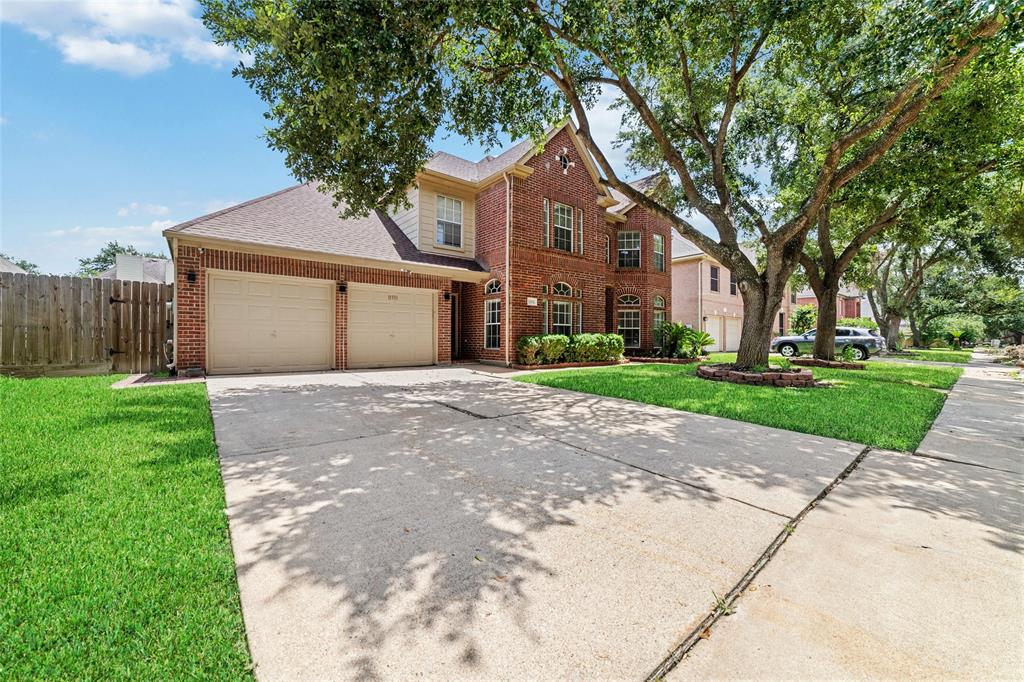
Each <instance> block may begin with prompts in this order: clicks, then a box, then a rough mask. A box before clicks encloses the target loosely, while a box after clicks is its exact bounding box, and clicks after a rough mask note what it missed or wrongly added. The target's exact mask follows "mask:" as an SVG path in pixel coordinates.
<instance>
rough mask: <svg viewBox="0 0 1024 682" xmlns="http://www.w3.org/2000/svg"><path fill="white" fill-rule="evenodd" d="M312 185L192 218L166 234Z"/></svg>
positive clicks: (304, 185)
mask: <svg viewBox="0 0 1024 682" xmlns="http://www.w3.org/2000/svg"><path fill="white" fill-rule="evenodd" d="M310 184H312V183H310V182H300V183H299V184H297V185H292V186H291V187H285V188H284V189H279V190H277V191H276V192H271V193H270V194H264V195H263V196H260V197H256V198H255V199H249V200H248V201H243V202H242V203H240V204H234V205H233V206H228V207H227V208H222V209H220V210H219V211H214V212H213V213H207V214H206V215H201V216H199V217H197V218H192V219H191V220H186V221H185V222H183V223H178V224H177V225H172V226H171V227H168V228H167V229H166V230H165V232H180V231H181V230H184V229H185V228H188V227H192V226H194V225H198V224H199V223H202V222H205V221H207V220H210V219H212V218H217V217H220V216H222V215H225V214H227V213H231V212H232V211H237V210H238V209H240V208H245V207H246V206H252V205H253V204H255V203H258V202H260V201H264V200H266V199H272V198H274V197H276V196H279V195H281V194H285V193H286V192H291V191H292V190H296V189H299V188H300V187H306V186H307V185H310Z"/></svg>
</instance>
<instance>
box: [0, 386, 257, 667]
mask: <svg viewBox="0 0 1024 682" xmlns="http://www.w3.org/2000/svg"><path fill="white" fill-rule="evenodd" d="M119 378H120V377H89V378H74V379H31V380H18V379H9V378H4V377H0V462H2V463H3V465H2V469H0V582H2V584H3V585H4V594H3V598H2V599H0V651H3V655H2V656H0V678H3V679H40V678H45V679H57V678H60V679H110V678H114V679H129V678H130V679H180V678H196V679H251V677H252V676H251V673H250V667H249V655H248V650H247V646H246V642H245V634H244V629H243V625H242V618H241V612H240V609H239V601H238V586H237V582H236V579H235V569H234V562H233V559H232V555H231V547H230V543H229V540H228V533H227V519H226V517H225V514H224V491H223V486H222V484H221V480H220V473H219V469H218V462H217V454H216V446H215V445H214V442H213V437H212V424H211V420H210V413H209V408H208V405H207V399H206V391H205V387H204V386H202V385H199V384H191V385H181V386H168V387H159V388H157V387H147V388H141V389H129V390H123V391H113V390H110V388H109V386H110V384H111V383H113V381H115V380H117V379H119Z"/></svg>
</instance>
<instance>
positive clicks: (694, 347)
mask: <svg viewBox="0 0 1024 682" xmlns="http://www.w3.org/2000/svg"><path fill="white" fill-rule="evenodd" d="M688 341H689V344H690V355H689V356H688V357H691V358H695V357H698V356H700V355H706V352H705V351H704V349H705V348H707V347H708V346H710V345H711V344H713V343H714V342H715V337H713V336H711V334H708V333H707V332H699V331H696V330H693V329H691V330H690V336H689V339H688Z"/></svg>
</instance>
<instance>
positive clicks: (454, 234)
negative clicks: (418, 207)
mask: <svg viewBox="0 0 1024 682" xmlns="http://www.w3.org/2000/svg"><path fill="white" fill-rule="evenodd" d="M437 243H438V245H440V246H455V247H459V248H461V247H462V202H461V201H459V200H458V199H452V198H451V197H446V196H442V195H440V194H438V195H437Z"/></svg>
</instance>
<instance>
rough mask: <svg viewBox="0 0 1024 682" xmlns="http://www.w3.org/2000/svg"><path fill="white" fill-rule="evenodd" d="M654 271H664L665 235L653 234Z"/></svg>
mask: <svg viewBox="0 0 1024 682" xmlns="http://www.w3.org/2000/svg"><path fill="white" fill-rule="evenodd" d="M654 271H655V272H665V237H664V235H660V234H656V235H654Z"/></svg>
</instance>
